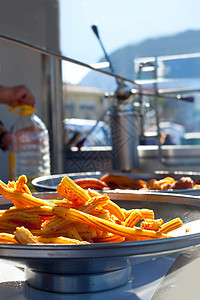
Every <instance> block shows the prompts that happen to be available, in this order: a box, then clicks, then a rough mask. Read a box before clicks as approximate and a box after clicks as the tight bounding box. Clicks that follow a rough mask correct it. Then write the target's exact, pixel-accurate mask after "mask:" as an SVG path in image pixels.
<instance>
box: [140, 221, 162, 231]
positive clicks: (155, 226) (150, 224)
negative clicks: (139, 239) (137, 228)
mask: <svg viewBox="0 0 200 300" xmlns="http://www.w3.org/2000/svg"><path fill="white" fill-rule="evenodd" d="M162 224H163V219H157V220H149V219H145V220H144V221H142V222H141V224H140V225H141V227H142V228H143V229H149V230H155V231H158V230H159V229H160V227H161V225H162Z"/></svg>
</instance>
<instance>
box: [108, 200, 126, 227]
mask: <svg viewBox="0 0 200 300" xmlns="http://www.w3.org/2000/svg"><path fill="white" fill-rule="evenodd" d="M104 208H105V209H107V210H109V211H110V213H111V214H113V215H115V217H117V218H118V219H119V220H120V221H121V222H123V221H124V219H125V215H124V212H123V211H122V210H121V208H120V207H119V205H117V204H116V203H114V202H113V201H112V200H110V201H109V202H108V204H107V205H105V206H104Z"/></svg>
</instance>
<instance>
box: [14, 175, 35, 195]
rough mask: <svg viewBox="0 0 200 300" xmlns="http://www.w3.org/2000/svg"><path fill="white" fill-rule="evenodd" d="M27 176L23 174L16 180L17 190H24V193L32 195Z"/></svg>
mask: <svg viewBox="0 0 200 300" xmlns="http://www.w3.org/2000/svg"><path fill="white" fill-rule="evenodd" d="M27 181H28V180H27V178H26V176H25V175H21V176H20V177H19V178H18V180H17V181H16V191H19V192H22V193H27V194H29V195H31V191H30V189H29V187H28V186H27V185H26V183H27Z"/></svg>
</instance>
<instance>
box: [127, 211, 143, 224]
mask: <svg viewBox="0 0 200 300" xmlns="http://www.w3.org/2000/svg"><path fill="white" fill-rule="evenodd" d="M141 219H142V214H141V213H140V212H139V211H137V210H133V211H132V212H131V214H130V215H129V217H128V218H127V219H126V220H125V222H124V226H126V227H134V226H135V225H136V224H137V222H138V221H139V220H141Z"/></svg>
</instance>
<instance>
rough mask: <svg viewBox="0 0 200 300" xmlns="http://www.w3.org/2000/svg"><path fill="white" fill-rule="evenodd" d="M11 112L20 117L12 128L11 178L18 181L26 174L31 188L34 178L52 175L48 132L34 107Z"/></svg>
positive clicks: (24, 106)
mask: <svg viewBox="0 0 200 300" xmlns="http://www.w3.org/2000/svg"><path fill="white" fill-rule="evenodd" d="M10 112H14V113H17V114H19V116H18V118H17V120H16V122H15V123H14V125H13V126H12V128H11V146H10V151H9V177H10V180H16V178H18V177H19V176H20V175H22V174H24V175H26V177H27V179H28V183H29V186H31V185H30V183H31V180H32V179H33V178H35V177H38V176H42V175H49V174H50V153H49V136H48V131H47V128H46V126H45V124H44V123H43V122H42V120H41V119H40V118H39V117H38V116H36V114H35V110H34V108H33V107H32V106H29V105H21V106H16V107H13V108H11V109H10Z"/></svg>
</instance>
